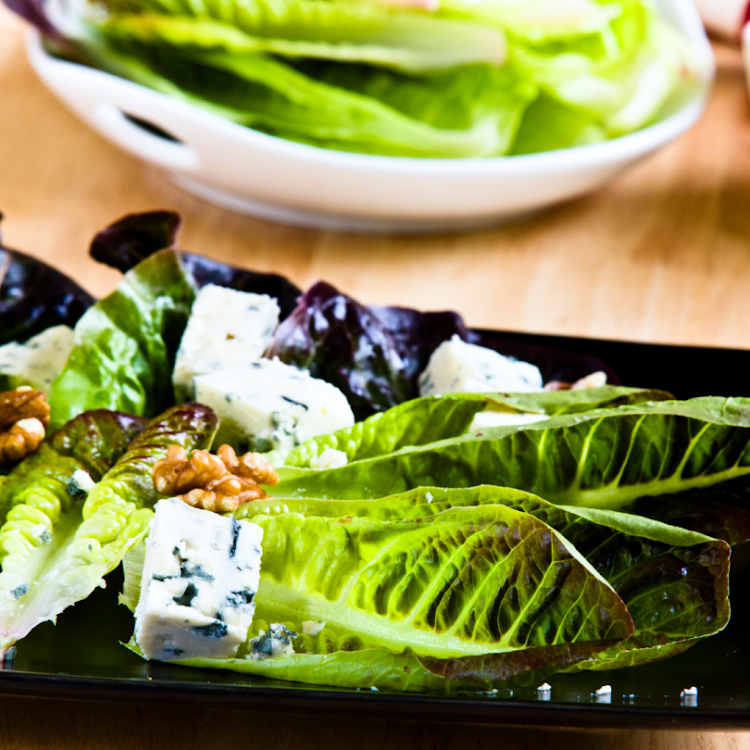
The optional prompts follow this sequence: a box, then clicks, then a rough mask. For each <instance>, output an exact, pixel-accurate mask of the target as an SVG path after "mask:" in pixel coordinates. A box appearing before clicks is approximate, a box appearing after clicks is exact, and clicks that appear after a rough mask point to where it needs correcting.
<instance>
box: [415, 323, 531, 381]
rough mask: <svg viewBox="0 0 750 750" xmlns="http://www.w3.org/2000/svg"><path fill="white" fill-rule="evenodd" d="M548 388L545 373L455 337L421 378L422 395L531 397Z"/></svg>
mask: <svg viewBox="0 0 750 750" xmlns="http://www.w3.org/2000/svg"><path fill="white" fill-rule="evenodd" d="M543 388H544V383H543V380H542V373H541V372H540V371H539V368H538V367H535V366H534V365H532V364H529V363H528V362H520V361H519V360H516V359H513V358H512V357H504V356H503V355H502V354H499V353H498V352H496V351H494V350H492V349H487V348H486V347H484V346H477V345H476V344H467V343H466V342H465V341H463V340H462V339H461V338H460V337H459V336H457V335H455V336H453V338H452V339H451V340H450V341H444V342H443V343H442V344H440V346H439V347H438V348H437V349H435V351H434V352H433V354H432V356H431V357H430V361H429V362H428V364H427V367H426V368H425V370H424V372H423V373H422V374H421V375H420V376H419V394H420V395H421V396H436V395H442V394H447V393H498V392H504V393H530V392H534V391H541V390H543Z"/></svg>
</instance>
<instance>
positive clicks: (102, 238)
mask: <svg viewBox="0 0 750 750" xmlns="http://www.w3.org/2000/svg"><path fill="white" fill-rule="evenodd" d="M181 223H182V220H181V219H180V216H179V214H176V213H172V212H169V211H154V212H152V213H143V214H130V215H129V216H125V217H123V218H122V219H120V220H119V221H116V222H115V223H114V224H112V225H110V226H109V227H107V228H106V229H104V230H103V231H101V232H100V233H99V234H98V235H97V236H96V237H95V238H94V241H93V242H92V243H91V249H90V254H91V257H92V258H94V260H98V261H99V262H100V263H104V264H105V265H108V266H111V267H112V268H116V269H117V270H118V271H122V272H123V273H125V272H127V271H130V270H132V269H133V268H135V266H136V265H138V263H140V262H141V261H142V260H145V259H146V258H148V257H150V256H151V255H153V254H154V253H156V252H158V251H159V250H163V249H164V248H166V247H173V246H174V247H176V242H177V234H178V232H179V229H180V226H181ZM182 260H183V263H184V264H185V268H186V269H187V270H188V271H189V272H190V274H191V276H192V277H193V279H194V281H195V284H196V286H197V287H202V286H204V285H206V284H216V285H218V286H225V287H228V288H230V289H237V290H239V291H242V292H255V293H256V294H268V295H270V296H271V297H275V298H276V300H277V301H278V303H279V307H280V308H281V319H282V320H283V319H284V318H286V317H287V316H288V315H289V314H290V313H291V312H292V310H294V308H295V306H296V305H297V298H298V297H299V296H300V294H302V292H301V290H300V289H298V288H297V287H296V286H295V285H294V284H292V282H291V281H289V280H288V279H286V278H284V277H283V276H279V275H278V274H275V273H258V272H256V271H248V270H246V269H244V268H238V267H237V266H230V265H229V264H227V263H222V262H221V261H218V260H214V259H213V258H206V257H205V256H203V255H195V254H193V253H185V252H183V253H182Z"/></svg>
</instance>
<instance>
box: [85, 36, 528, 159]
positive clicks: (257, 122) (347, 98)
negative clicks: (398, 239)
mask: <svg viewBox="0 0 750 750" xmlns="http://www.w3.org/2000/svg"><path fill="white" fill-rule="evenodd" d="M81 45H82V47H85V51H86V55H87V57H89V58H90V59H91V60H92V61H94V62H95V63H96V64H97V65H98V66H99V67H102V68H103V69H105V70H108V71H110V72H112V73H114V74H116V75H119V76H122V77H125V78H128V79H130V80H133V81H135V82H137V83H140V84H142V85H144V86H149V87H150V88H153V89H156V90H157V91H161V92H162V93H164V94H167V95H169V96H172V97H175V98H178V99H181V100H183V101H186V102H189V103H191V104H194V105H196V106H200V107H202V108H203V109H207V110H208V111H210V112H212V113H214V114H216V115H219V116H221V117H224V118H227V119H229V120H231V121H233V122H237V123H240V124H242V125H246V126H248V127H253V128H256V129H258V130H262V131H264V132H267V133H271V134H274V135H279V136H281V137H285V138H290V139H292V140H296V141H300V142H303V143H309V144H312V145H318V146H324V147H329V148H335V149H340V150H348V151H358V152H364V153H380V154H388V155H393V156H416V157H441V158H464V157H475V156H494V155H501V154H504V153H507V152H508V150H509V149H510V147H511V146H512V143H513V139H514V136H515V132H516V129H517V128H518V124H519V122H520V120H521V117H522V115H523V112H524V110H525V108H526V106H527V105H528V104H529V102H530V101H531V100H533V99H534V97H535V96H536V94H537V86H536V85H535V84H532V83H530V82H529V81H528V80H526V79H523V78H522V79H519V78H518V77H517V76H515V75H514V74H513V72H512V70H511V69H510V67H509V66H503V67H501V68H497V67H495V66H492V65H486V64H476V65H464V66H460V67H457V68H452V69H450V70H448V71H445V72H441V73H435V74H431V75H426V76H418V77H414V76H407V75H402V74H399V73H396V72H392V71H388V70H384V69H378V68H375V67H372V66H365V65H349V64H336V63H328V62H322V63H321V64H320V65H319V66H311V64H310V63H311V61H308V62H307V63H306V64H305V65H294V66H293V65H291V64H289V63H288V62H284V61H282V60H281V59H276V58H273V57H271V56H269V55H265V54H262V53H256V54H250V53H248V54H242V55H238V54H234V53H228V52H221V51H198V50H189V51H186V50H183V49H181V48H175V47H167V46H164V45H159V46H155V45H144V44H140V45H139V44H137V43H135V42H132V41H128V42H127V43H125V41H124V40H122V39H114V38H113V39H110V40H109V42H108V43H104V42H100V41H96V40H87V41H85V42H81ZM350 68H353V69H355V70H353V71H350V70H349V69H350ZM329 79H330V81H329ZM343 79H346V81H347V82H349V83H350V84H351V85H352V89H347V88H345V87H344V86H343V85H341V84H343V83H344V80H343Z"/></svg>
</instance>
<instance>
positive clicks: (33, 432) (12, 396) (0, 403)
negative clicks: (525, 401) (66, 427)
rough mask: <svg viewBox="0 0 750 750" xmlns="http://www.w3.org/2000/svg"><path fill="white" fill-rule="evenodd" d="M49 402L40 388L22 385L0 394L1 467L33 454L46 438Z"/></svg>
mask: <svg viewBox="0 0 750 750" xmlns="http://www.w3.org/2000/svg"><path fill="white" fill-rule="evenodd" d="M47 425H49V404H48V403H47V398H46V396H45V395H44V393H42V392H41V391H35V390H34V389H33V388H30V387H29V386H21V387H20V388H16V389H15V390H12V391H5V392H4V393H0V466H1V465H3V464H8V463H11V462H13V461H20V460H21V459H22V458H24V456H27V455H28V454H29V453H33V452H34V451H35V450H36V449H37V448H38V447H39V446H40V445H41V443H42V441H43V440H44V438H45V428H46V427H47Z"/></svg>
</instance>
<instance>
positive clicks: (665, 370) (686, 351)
mask: <svg viewBox="0 0 750 750" xmlns="http://www.w3.org/2000/svg"><path fill="white" fill-rule="evenodd" d="M495 335H497V336H498V337H501V338H503V339H505V340H511V341H520V342H526V343H533V344H540V345H545V346H553V347H556V348H558V349H563V350H568V351H573V352H578V353H581V354H591V355H594V356H598V357H600V358H601V359H602V360H604V361H605V362H606V363H607V364H609V365H611V366H612V367H613V368H614V369H615V371H616V372H617V373H618V374H619V376H620V378H621V380H622V382H623V383H626V384H628V385H632V386H649V387H654V388H662V389H664V390H668V391H670V392H671V393H673V394H674V395H675V396H676V397H678V398H690V397H692V396H699V395H715V396H730V395H732V396H738V395H744V394H747V392H748V389H747V372H748V369H750V351H736V350H724V349H698V348H689V347H670V346H659V345H648V344H631V343H624V342H612V341H595V340H585V339H572V338H560V337H553V336H532V335H527V334H505V333H503V334H500V333H498V334H495ZM748 489H749V490H750V482H748ZM108 581H109V584H108V587H107V589H106V590H97V591H96V592H95V594H94V595H93V596H91V597H90V598H89V599H88V600H87V601H85V602H82V603H81V604H78V605H77V606H75V607H73V608H72V609H69V610H68V611H66V612H65V613H64V614H63V615H62V616H61V617H60V618H59V620H58V624H57V626H53V625H52V624H51V623H45V624H44V625H42V626H40V627H39V628H37V629H36V630H35V631H34V632H33V633H32V634H31V635H30V636H29V637H28V638H27V639H25V640H24V641H22V642H21V644H20V645H19V646H18V654H17V656H16V659H15V661H14V662H13V663H6V664H5V665H4V666H3V667H1V668H0V694H18V695H35V696H55V697H61V698H77V699H84V700H117V701H128V702H144V703H149V704H152V703H158V702H164V703H171V704H181V705H185V706H187V705H189V704H190V703H191V702H199V703H200V704H202V705H206V704H210V703H212V702H215V703H216V704H217V705H219V704H220V705H222V706H224V707H232V708H240V709H245V710H249V711H258V710H263V711H268V710H274V711H294V712H321V711H325V712H330V713H337V714H351V715H357V716H365V715H378V714H388V715H389V716H401V717H403V718H431V719H434V720H435V721H472V722H486V723H513V724H534V725H556V726H577V727H627V728H638V727H642V728H659V727H660V728H686V729H687V728H692V729H698V728H704V729H707V728H726V729H747V728H750V638H748V632H749V631H750V599H749V598H748V596H747V594H746V592H747V591H748V589H750V545H745V547H744V548H743V547H740V548H737V549H736V550H735V553H734V559H733V563H732V578H731V586H732V595H731V600H732V609H733V612H732V620H731V622H730V624H729V626H728V627H727V628H726V630H725V631H724V632H723V633H720V634H719V635H717V636H715V637H713V638H709V639H707V640H706V641H704V642H703V643H701V644H699V645H697V646H695V647H694V648H692V649H691V650H689V651H687V652H686V653H684V654H682V655H680V656H676V657H674V658H673V659H669V660H667V661H663V662H657V663H654V664H649V665H646V666H641V667H634V668H629V669H622V670H617V671H612V672H587V673H582V674H577V675H559V676H553V677H552V678H551V679H550V680H549V682H550V683H551V685H552V691H551V694H550V695H549V700H543V699H542V698H541V697H540V696H539V695H538V694H537V692H536V691H535V690H517V691H515V693H514V694H513V695H511V694H510V691H508V690H500V691H498V693H497V694H493V695H488V694H476V693H475V694H467V695H460V696H445V695H417V694H403V693H387V692H385V691H381V692H377V693H376V692H371V691H369V690H367V691H354V690H341V689H333V688H331V689H326V688H320V687H308V686H303V685H296V684H294V683H288V682H280V681H271V680H265V679H262V678H257V677H250V676H244V675H237V674H234V673H232V672H221V671H213V670H199V669H188V668H185V667H174V666H168V665H164V664H157V663H147V662H144V661H142V660H141V659H140V658H138V657H137V656H135V655H134V654H132V653H131V652H130V651H128V650H126V649H125V648H124V647H122V646H120V645H118V641H127V640H128V639H129V638H130V635H131V633H132V627H133V621H132V617H131V615H130V613H129V612H128V611H127V610H126V609H125V608H124V607H122V606H118V605H117V593H118V591H119V589H120V585H121V576H120V574H119V572H116V573H114V574H113V575H111V576H109V579H108ZM602 685H611V687H612V695H611V700H610V702H609V703H606V702H598V699H597V697H596V696H595V695H594V693H595V691H596V690H597V689H598V688H599V687H600V686H602ZM692 686H696V687H697V688H698V695H697V696H696V698H695V700H691V699H690V698H685V697H681V696H680V693H681V692H682V691H683V690H684V689H685V688H690V687H692ZM599 700H601V699H599Z"/></svg>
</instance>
